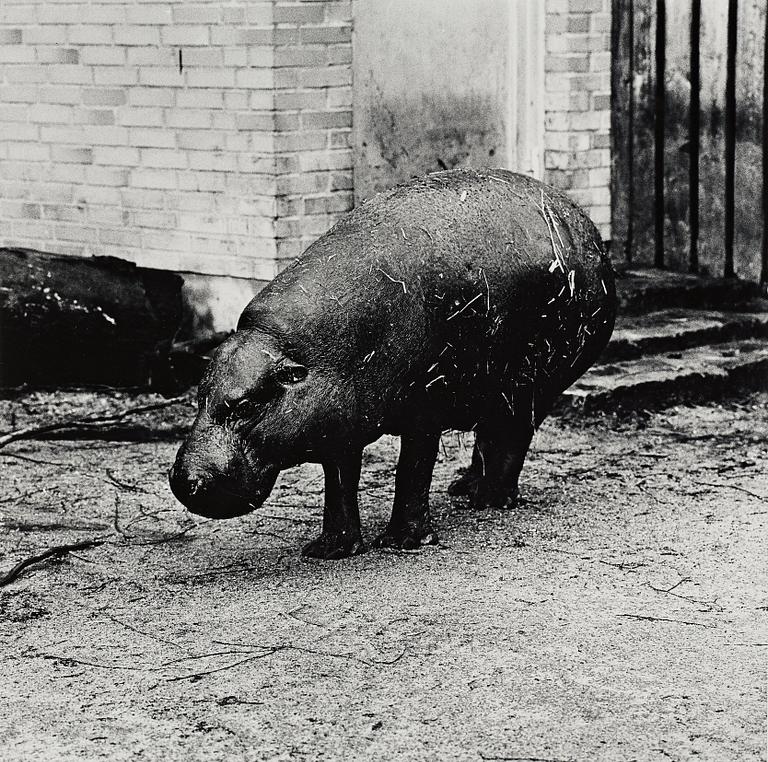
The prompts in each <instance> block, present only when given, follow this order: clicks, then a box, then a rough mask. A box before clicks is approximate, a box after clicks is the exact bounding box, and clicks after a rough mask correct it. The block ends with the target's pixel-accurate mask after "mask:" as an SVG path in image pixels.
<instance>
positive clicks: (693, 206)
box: [688, 0, 701, 273]
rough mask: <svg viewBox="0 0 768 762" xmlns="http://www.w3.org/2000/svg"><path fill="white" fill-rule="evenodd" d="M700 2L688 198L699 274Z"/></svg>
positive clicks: (694, 26)
mask: <svg viewBox="0 0 768 762" xmlns="http://www.w3.org/2000/svg"><path fill="white" fill-rule="evenodd" d="M700 51H701V0H692V3H691V55H690V61H689V70H690V79H691V106H690V114H689V118H690V124H689V128H688V133H689V134H688V145H689V148H690V154H689V156H690V159H689V164H688V198H689V204H690V205H689V223H690V228H691V230H690V235H691V239H690V254H689V269H690V271H691V272H692V273H697V272H698V271H699V145H700V137H699V133H700V125H701V52H700Z"/></svg>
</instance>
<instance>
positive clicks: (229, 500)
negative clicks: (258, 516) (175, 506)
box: [172, 467, 280, 519]
mask: <svg viewBox="0 0 768 762" xmlns="http://www.w3.org/2000/svg"><path fill="white" fill-rule="evenodd" d="M279 473H280V469H279V468H276V467H268V468H265V469H264V470H263V471H261V472H260V473H259V474H258V477H257V478H255V479H249V480H248V483H247V484H245V485H243V486H242V487H240V486H239V485H237V486H235V485H233V484H232V483H230V482H229V481H228V480H226V477H223V478H219V479H215V480H212V481H210V482H208V483H207V484H206V485H205V486H204V488H202V489H198V490H196V491H194V492H190V491H188V490H185V491H184V494H179V493H178V492H177V491H176V490H175V489H174V494H176V497H177V498H178V499H179V500H180V501H181V502H182V503H183V504H184V505H185V506H186V507H187V510H189V511H190V513H194V514H196V515H197V516H204V517H205V518H209V519H231V518H235V517H236V516H243V515H244V514H246V513H250V512H251V511H255V510H256V509H257V508H259V507H261V505H263V503H264V501H265V500H266V499H267V498H268V497H269V495H270V493H271V492H272V488H273V487H274V486H275V481H277V476H278V474H279ZM172 487H173V484H172Z"/></svg>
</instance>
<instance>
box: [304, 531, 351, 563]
mask: <svg viewBox="0 0 768 762" xmlns="http://www.w3.org/2000/svg"><path fill="white" fill-rule="evenodd" d="M364 552H365V544H364V543H363V538H362V537H360V535H348V534H346V533H345V532H338V533H335V532H323V533H322V534H321V535H320V536H319V537H316V538H315V539H314V540H312V542H308V543H307V544H306V545H305V546H304V547H303V548H302V549H301V555H302V556H306V557H308V558H322V559H325V560H326V561H335V560H336V559H339V558H347V557H348V556H357V555H359V554H360V553H364Z"/></svg>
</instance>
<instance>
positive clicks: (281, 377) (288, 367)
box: [273, 363, 307, 386]
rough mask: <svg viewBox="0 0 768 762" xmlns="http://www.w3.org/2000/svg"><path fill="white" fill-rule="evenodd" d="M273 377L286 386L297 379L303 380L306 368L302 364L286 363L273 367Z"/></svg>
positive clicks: (297, 381)
mask: <svg viewBox="0 0 768 762" xmlns="http://www.w3.org/2000/svg"><path fill="white" fill-rule="evenodd" d="M273 377H274V379H275V381H277V382H278V383H279V384H285V385H286V386H288V385H290V384H298V383H299V381H303V380H304V379H305V378H306V377H307V369H306V368H305V367H304V366H303V365H295V364H293V363H290V364H287V363H286V364H284V365H280V366H279V367H277V368H275V371H274V373H273Z"/></svg>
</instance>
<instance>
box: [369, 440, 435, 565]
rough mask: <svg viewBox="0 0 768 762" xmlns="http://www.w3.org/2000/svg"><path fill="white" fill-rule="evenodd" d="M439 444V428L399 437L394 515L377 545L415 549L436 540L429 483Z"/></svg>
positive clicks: (376, 541) (378, 539)
mask: <svg viewBox="0 0 768 762" xmlns="http://www.w3.org/2000/svg"><path fill="white" fill-rule="evenodd" d="M439 445H440V432H437V433H433V432H418V433H407V434H405V433H404V434H403V435H402V436H401V437H400V458H399V460H398V461H397V473H396V475H395V502H394V506H393V508H392V517H391V518H390V520H389V525H388V526H387V528H386V530H385V531H384V532H383V533H382V534H380V535H379V536H378V537H377V538H376V540H375V541H374V543H375V544H376V546H377V547H380V548H386V547H390V548H402V549H403V550H412V549H414V548H418V547H419V546H420V545H434V544H435V543H437V535H436V534H435V530H434V529H432V523H431V522H430V519H429V487H430V485H431V484H432V471H433V469H434V467H435V460H436V459H437V449H438V447H439Z"/></svg>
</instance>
